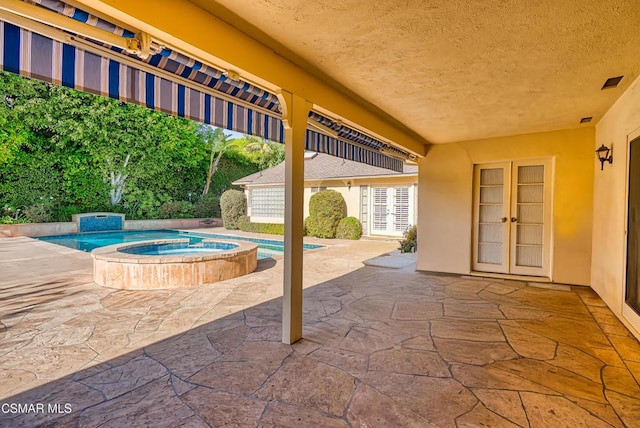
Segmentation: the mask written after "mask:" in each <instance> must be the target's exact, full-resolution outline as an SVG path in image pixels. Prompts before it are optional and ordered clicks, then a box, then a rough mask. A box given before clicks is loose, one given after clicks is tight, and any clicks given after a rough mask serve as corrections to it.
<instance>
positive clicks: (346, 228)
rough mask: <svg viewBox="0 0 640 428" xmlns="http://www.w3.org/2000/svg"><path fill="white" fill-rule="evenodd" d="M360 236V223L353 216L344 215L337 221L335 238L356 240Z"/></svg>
mask: <svg viewBox="0 0 640 428" xmlns="http://www.w3.org/2000/svg"><path fill="white" fill-rule="evenodd" d="M361 236H362V223H360V220H358V219H357V218H355V217H345V218H343V219H342V220H340V223H338V228H337V229H336V238H338V239H353V240H358V239H360V237H361Z"/></svg>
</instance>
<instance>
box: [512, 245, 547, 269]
mask: <svg viewBox="0 0 640 428" xmlns="http://www.w3.org/2000/svg"><path fill="white" fill-rule="evenodd" d="M516 260H517V261H518V266H527V267H541V266H542V247H538V246H522V245H518V246H516Z"/></svg>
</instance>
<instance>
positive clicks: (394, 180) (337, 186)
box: [245, 175, 418, 223]
mask: <svg viewBox="0 0 640 428" xmlns="http://www.w3.org/2000/svg"><path fill="white" fill-rule="evenodd" d="M349 183H350V184H351V186H349ZM417 184H418V177H417V176H415V175H414V176H404V177H379V178H362V179H358V178H353V179H344V180H342V179H341V180H318V181H306V182H305V189H304V217H305V218H307V217H308V216H309V200H310V199H311V195H312V194H313V193H311V188H312V187H326V188H327V190H335V191H336V192H339V193H340V194H341V195H342V197H343V198H344V201H345V203H346V205H347V216H352V217H356V218H357V219H360V208H361V207H360V186H370V187H371V186H382V187H393V186H414V185H415V186H417ZM256 187H257V186H256ZM265 187H272V186H265ZM245 195H246V197H247V200H248V198H249V191H248V190H247V189H245ZM415 205H416V206H417V204H415ZM415 211H417V209H416V210H414V218H416V217H417V213H416V212H415ZM247 215H248V216H250V217H251V221H252V222H255V223H283V222H284V218H282V217H280V218H275V217H256V216H253V215H251V206H250V205H249V207H248V208H247Z"/></svg>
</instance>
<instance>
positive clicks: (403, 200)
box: [370, 186, 413, 236]
mask: <svg viewBox="0 0 640 428" xmlns="http://www.w3.org/2000/svg"><path fill="white" fill-rule="evenodd" d="M412 201H413V188H412V187H409V186H403V187H372V188H371V211H370V212H371V217H372V218H371V233H372V234H375V235H391V236H402V233H403V232H404V231H405V230H407V228H408V227H409V226H410V225H411V224H413V203H412Z"/></svg>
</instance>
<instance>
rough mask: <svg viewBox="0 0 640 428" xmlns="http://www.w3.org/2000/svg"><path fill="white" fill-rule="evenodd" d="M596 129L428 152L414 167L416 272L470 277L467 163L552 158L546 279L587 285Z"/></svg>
mask: <svg viewBox="0 0 640 428" xmlns="http://www.w3.org/2000/svg"><path fill="white" fill-rule="evenodd" d="M594 138H595V137H594V129H593V128H592V127H591V128H588V127H585V128H578V129H573V130H566V131H556V132H545V133H537V134H527V135H517V136H510V137H501V138H492V139H486V140H477V141H468V142H462V143H452V144H442V145H433V146H431V147H430V149H429V152H428V153H427V156H426V157H425V158H424V159H422V160H421V161H420V163H419V167H420V173H419V186H418V192H419V196H418V212H419V216H418V265H417V267H418V269H419V270H427V271H437V272H451V273H460V274H467V273H470V271H471V245H472V244H471V242H472V234H471V223H472V214H473V206H472V205H473V164H474V163H487V162H501V161H510V160H515V159H529V158H542V157H553V158H554V164H555V166H554V186H553V189H552V190H553V228H552V266H551V269H552V270H551V275H552V279H553V280H554V281H555V282H559V283H567V284H580V285H589V284H590V270H591V240H592V233H591V229H592V206H593V174H594V166H593V165H594V159H595V155H594V151H593V150H594V149H593V145H594Z"/></svg>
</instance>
